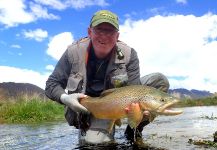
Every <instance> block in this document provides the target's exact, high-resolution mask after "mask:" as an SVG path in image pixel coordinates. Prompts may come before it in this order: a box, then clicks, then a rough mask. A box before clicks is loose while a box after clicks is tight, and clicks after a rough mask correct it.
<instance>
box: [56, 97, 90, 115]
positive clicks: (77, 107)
mask: <svg viewBox="0 0 217 150" xmlns="http://www.w3.org/2000/svg"><path fill="white" fill-rule="evenodd" d="M86 96H87V95H84V94H82V93H74V94H69V95H67V94H62V95H61V96H60V100H61V102H62V103H63V104H65V105H66V106H68V107H69V108H71V109H72V110H73V111H75V112H83V113H89V112H88V110H87V109H86V108H85V107H84V106H82V105H81V104H80V103H79V101H78V99H79V98H84V97H86Z"/></svg>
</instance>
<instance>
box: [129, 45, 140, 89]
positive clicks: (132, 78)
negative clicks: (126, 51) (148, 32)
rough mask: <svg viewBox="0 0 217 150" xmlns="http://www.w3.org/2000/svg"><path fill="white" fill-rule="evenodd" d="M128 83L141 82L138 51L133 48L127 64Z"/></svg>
mask: <svg viewBox="0 0 217 150" xmlns="http://www.w3.org/2000/svg"><path fill="white" fill-rule="evenodd" d="M127 74H128V84H131V85H132V84H141V82H140V68H139V59H138V56H137V52H136V51H135V50H134V49H133V48H132V49H131V56H130V61H129V63H128V64H127Z"/></svg>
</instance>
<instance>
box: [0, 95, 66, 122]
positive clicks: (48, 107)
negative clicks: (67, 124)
mask: <svg viewBox="0 0 217 150" xmlns="http://www.w3.org/2000/svg"><path fill="white" fill-rule="evenodd" d="M63 118H64V107H63V105H60V104H58V103H56V102H53V101H51V100H48V99H47V100H42V99H40V98H38V97H32V98H26V97H20V98H18V99H16V100H8V101H6V100H5V101H1V104H0V122H1V123H38V122H46V121H55V120H63Z"/></svg>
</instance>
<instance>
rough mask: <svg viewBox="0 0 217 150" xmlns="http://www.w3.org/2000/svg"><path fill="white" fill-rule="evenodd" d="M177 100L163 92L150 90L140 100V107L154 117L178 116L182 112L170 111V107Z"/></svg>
mask: <svg viewBox="0 0 217 150" xmlns="http://www.w3.org/2000/svg"><path fill="white" fill-rule="evenodd" d="M178 102H179V100H178V99H177V98H175V97H173V96H171V95H169V94H167V93H165V92H162V91H160V90H157V89H154V88H151V90H150V91H148V92H147V93H146V94H145V95H144V96H143V97H142V98H141V99H140V102H139V103H140V106H141V108H142V109H143V110H148V111H150V112H151V113H153V114H155V115H178V114H181V113H182V112H183V111H182V110H172V109H171V107H172V106H173V105H174V104H176V103H178Z"/></svg>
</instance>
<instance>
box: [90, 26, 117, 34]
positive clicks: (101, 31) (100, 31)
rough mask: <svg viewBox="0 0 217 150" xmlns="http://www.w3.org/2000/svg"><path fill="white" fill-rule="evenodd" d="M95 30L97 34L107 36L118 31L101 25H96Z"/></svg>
mask: <svg viewBox="0 0 217 150" xmlns="http://www.w3.org/2000/svg"><path fill="white" fill-rule="evenodd" d="M92 29H93V32H94V33H95V34H97V35H102V34H103V35H106V36H113V35H114V34H115V33H117V32H118V30H116V29H105V28H100V27H94V28H92Z"/></svg>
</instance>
